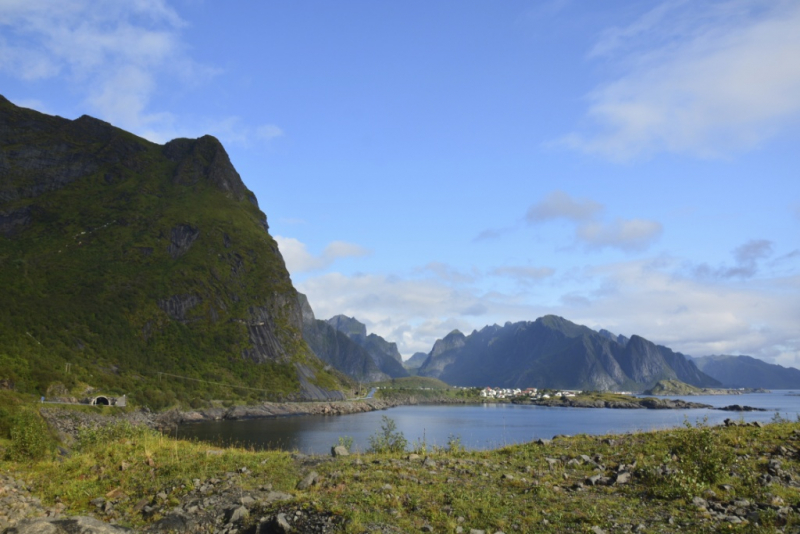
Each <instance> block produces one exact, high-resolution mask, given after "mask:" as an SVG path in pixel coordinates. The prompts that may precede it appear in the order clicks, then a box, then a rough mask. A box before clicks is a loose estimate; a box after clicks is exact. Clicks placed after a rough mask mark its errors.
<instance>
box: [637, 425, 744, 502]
mask: <svg viewBox="0 0 800 534" xmlns="http://www.w3.org/2000/svg"><path fill="white" fill-rule="evenodd" d="M684 425H685V426H686V430H684V431H682V432H679V433H678V434H677V436H676V437H675V438H674V439H673V441H672V445H671V451H670V454H667V455H666V456H665V457H664V458H663V459H662V464H661V466H658V467H651V468H650V469H648V470H647V471H646V472H645V479H646V480H647V482H648V486H649V487H650V490H651V493H652V494H653V495H654V496H656V497H661V498H665V499H675V498H691V497H694V496H697V495H699V494H700V493H701V492H702V491H703V490H704V489H705V488H708V487H710V486H712V485H714V484H715V483H716V482H718V481H719V479H720V478H721V476H722V475H723V474H724V473H725V472H726V467H727V466H728V464H729V463H730V454H729V452H728V450H727V448H726V447H725V446H724V444H723V443H722V442H721V440H720V438H719V435H718V434H717V432H715V431H714V429H712V428H711V427H709V426H708V422H707V420H703V421H701V422H698V423H697V425H696V426H694V427H693V426H692V424H691V423H690V422H689V421H688V420H687V421H685V422H684Z"/></svg>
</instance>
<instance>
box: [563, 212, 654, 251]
mask: <svg viewBox="0 0 800 534" xmlns="http://www.w3.org/2000/svg"><path fill="white" fill-rule="evenodd" d="M662 231H663V228H662V226H661V223H659V222H656V221H648V220H645V219H630V220H623V219H617V220H615V221H613V222H611V223H603V222H599V221H592V222H588V223H584V224H581V225H579V226H578V228H577V232H576V235H577V237H578V239H580V240H581V241H582V242H583V243H584V244H586V246H588V247H589V248H597V249H602V248H605V247H612V248H618V249H620V250H624V251H637V250H644V249H646V248H647V247H649V246H650V245H651V244H652V243H653V242H654V241H655V240H656V239H658V238H659V237H660V236H661V233H662Z"/></svg>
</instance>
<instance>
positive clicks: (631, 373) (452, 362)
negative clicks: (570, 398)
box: [418, 315, 721, 391]
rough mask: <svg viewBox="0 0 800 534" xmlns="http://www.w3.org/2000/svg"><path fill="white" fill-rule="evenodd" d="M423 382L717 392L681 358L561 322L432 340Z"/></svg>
mask: <svg viewBox="0 0 800 534" xmlns="http://www.w3.org/2000/svg"><path fill="white" fill-rule="evenodd" d="M418 374H419V375H420V376H430V377H434V378H439V379H440V380H443V381H445V382H447V383H449V384H453V385H459V386H474V387H482V386H488V385H491V386H500V387H546V388H564V389H593V390H632V391H643V390H645V389H647V388H649V387H652V386H653V385H654V384H655V383H656V382H658V381H659V380H666V379H674V380H680V381H682V382H685V383H687V384H691V385H693V386H697V387H715V386H720V385H721V384H720V382H719V381H717V380H715V379H714V378H712V377H711V376H709V375H708V374H706V373H703V372H702V371H701V370H700V369H698V367H697V366H696V365H695V364H694V363H693V362H692V361H690V360H689V359H687V358H686V357H685V356H684V355H683V354H681V353H677V352H674V351H672V350H671V349H669V348H667V347H663V346H659V345H656V344H654V343H652V342H650V341H648V340H646V339H644V338H642V337H640V336H632V337H631V338H630V339H628V338H625V337H624V336H614V335H613V334H611V333H610V332H607V331H604V332H603V333H600V332H596V331H594V330H592V329H590V328H588V327H586V326H581V325H577V324H575V323H572V322H570V321H568V320H566V319H563V318H561V317H557V316H554V315H547V316H545V317H541V318H539V319H537V320H536V321H533V322H527V321H526V322H519V323H506V324H505V325H504V326H502V327H501V326H499V325H494V326H487V327H485V328H483V329H482V330H480V331H474V332H472V333H471V334H470V335H468V336H465V335H464V334H462V333H461V332H459V331H457V330H455V331H453V332H451V333H450V334H448V335H447V336H445V337H444V339H440V340H437V341H436V343H435V344H434V346H433V349H432V350H431V352H430V353H429V355H428V358H427V359H426V360H425V363H424V364H423V365H422V366H421V367H420V368H419V371H418Z"/></svg>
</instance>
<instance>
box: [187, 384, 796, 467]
mask: <svg viewBox="0 0 800 534" xmlns="http://www.w3.org/2000/svg"><path fill="white" fill-rule="evenodd" d="M787 393H790V392H788V391H776V392H772V393H758V394H749V395H718V396H717V395H712V396H700V397H676V398H682V399H685V400H690V401H694V402H701V403H705V404H710V405H712V406H717V407H722V406H728V405H731V404H740V405H748V406H753V407H757V408H765V409H767V410H768V411H767V412H744V413H734V412H723V411H719V410H709V409H701V410H613V409H605V408H549V407H544V406H517V405H513V404H479V405H471V406H463V405H458V406H439V405H436V406H399V407H397V408H391V409H389V410H384V411H379V412H369V413H360V414H352V415H340V416H321V415H319V416H317V415H302V416H293V417H279V418H272V419H252V420H248V421H211V422H205V423H194V424H189V425H184V426H182V427H181V428H180V430H179V436H181V437H184V438H190V439H200V440H204V441H209V442H211V443H215V444H238V445H242V446H245V447H252V448H255V449H283V450H297V451H300V452H303V453H307V454H326V453H329V452H330V449H331V447H332V446H334V445H336V444H337V443H338V440H339V437H344V436H349V437H352V438H353V443H354V444H355V446H354V448H355V449H357V450H361V451H364V450H366V449H367V448H368V447H369V437H370V436H372V435H374V434H375V433H376V432H377V431H378V430H379V429H380V427H381V418H382V417H383V416H388V417H391V418H392V419H394V421H395V423H396V424H397V429H398V430H400V431H401V432H403V434H404V435H405V437H406V439H408V441H409V443H411V444H416V443H418V442H419V443H421V442H425V443H426V444H427V445H428V446H429V447H430V446H439V447H444V446H446V445H447V442H448V439H449V438H450V437H451V436H453V437H457V438H459V439H460V440H461V444H462V445H463V446H465V447H467V448H468V449H492V448H497V447H502V446H504V445H510V444H513V443H523V442H527V441H532V440H535V439H539V438H545V439H549V438H552V437H553V436H554V435H557V434H565V435H574V434H579V433H583V434H593V435H602V434H612V433H614V434H617V433H624V432H637V431H648V430H655V429H659V428H667V427H676V426H680V425H682V424H683V423H684V421H686V420H688V421H689V422H691V423H695V422H697V421H702V420H703V419H704V418H708V423H709V424H719V423H721V422H722V421H723V420H725V419H727V418H731V419H735V420H740V419H741V420H744V421H748V422H749V421H763V422H767V421H770V420H771V419H772V418H773V417H775V412H776V411H777V412H779V413H780V415H781V416H782V417H785V418H788V419H791V420H795V419H796V418H797V417H798V415H799V414H800V397H797V396H791V395H787ZM791 393H795V394H796V393H797V392H796V391H793V392H791Z"/></svg>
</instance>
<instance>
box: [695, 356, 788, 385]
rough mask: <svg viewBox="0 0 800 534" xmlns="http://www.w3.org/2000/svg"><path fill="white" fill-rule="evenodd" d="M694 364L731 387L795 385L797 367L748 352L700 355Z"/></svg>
mask: <svg viewBox="0 0 800 534" xmlns="http://www.w3.org/2000/svg"><path fill="white" fill-rule="evenodd" d="M694 363H695V364H696V365H697V367H698V368H699V369H700V370H701V371H703V372H704V373H706V374H707V375H709V376H712V377H714V378H715V379H717V380H719V381H720V382H722V384H723V385H725V386H727V387H732V388H765V389H797V388H800V370H798V369H795V368H793V367H783V366H782V365H775V364H771V363H767V362H765V361H763V360H759V359H757V358H753V357H751V356H725V355H720V356H702V357H700V358H694Z"/></svg>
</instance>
